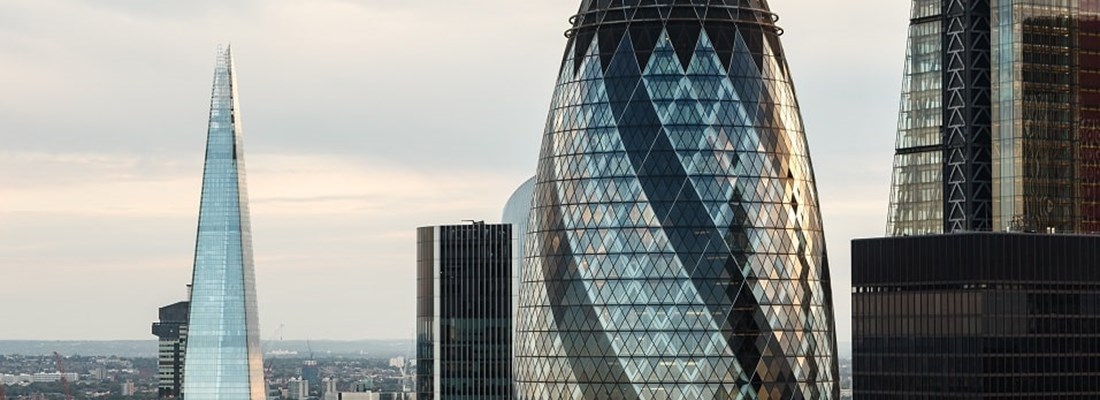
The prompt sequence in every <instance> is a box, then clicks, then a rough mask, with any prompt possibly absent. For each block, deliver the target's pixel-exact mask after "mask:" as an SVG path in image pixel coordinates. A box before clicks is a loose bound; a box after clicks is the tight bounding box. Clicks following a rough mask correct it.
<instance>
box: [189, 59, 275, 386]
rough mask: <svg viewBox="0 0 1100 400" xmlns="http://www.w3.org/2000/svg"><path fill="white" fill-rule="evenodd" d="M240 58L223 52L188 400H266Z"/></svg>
mask: <svg viewBox="0 0 1100 400" xmlns="http://www.w3.org/2000/svg"><path fill="white" fill-rule="evenodd" d="M243 134H244V133H243V131H242V129H241V117H240V106H239V105H238V104H237V80H236V77H235V75H234V71H233V55H232V53H231V52H230V50H229V48H226V49H225V50H221V49H219V51H218V61H217V67H216V68H215V70H214V89H213V95H212V98H211V100H210V125H209V128H208V131H207V144H206V165H205V168H204V170H203V178H202V203H201V205H200V207H199V232H198V239H197V243H196V244H195V271H194V275H193V277H192V285H193V286H192V289H191V317H190V324H189V326H188V329H189V330H188V337H187V353H186V354H187V357H186V359H185V360H184V372H183V380H184V390H183V392H184V396H186V397H187V399H188V400H263V399H264V398H265V396H266V393H265V392H266V390H265V386H264V371H263V359H262V357H263V355H262V353H261V352H260V334H259V321H258V317H257V311H256V280H255V273H254V271H253V264H252V228H251V223H250V222H249V212H248V191H247V185H246V184H245V173H244V147H243V144H242V136H243Z"/></svg>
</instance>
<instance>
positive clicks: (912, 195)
mask: <svg viewBox="0 0 1100 400" xmlns="http://www.w3.org/2000/svg"><path fill="white" fill-rule="evenodd" d="M942 2H943V0H914V1H913V9H912V15H911V20H910V25H909V45H908V50H907V51H906V55H905V77H904V79H903V81H902V82H903V83H902V94H901V106H900V110H901V111H900V113H899V116H898V130H897V144H896V148H897V150H896V153H895V156H894V176H893V184H892V185H891V190H890V212H889V217H888V218H889V221H888V223H887V228H886V230H887V234H889V235H891V236H903V235H922V234H929V233H940V232H943V205H944V203H943V147H942V144H943V140H942V132H941V129H942V126H943V58H944V57H943V50H942V49H943V45H942V42H943V29H942V25H943V23H942V15H941V6H942V5H941V3H942Z"/></svg>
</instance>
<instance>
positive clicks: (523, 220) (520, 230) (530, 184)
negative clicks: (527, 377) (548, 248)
mask: <svg viewBox="0 0 1100 400" xmlns="http://www.w3.org/2000/svg"><path fill="white" fill-rule="evenodd" d="M534 196H535V177H531V179H528V180H527V181H525V182H523V184H522V185H520V186H519V188H517V189H516V191H515V192H514V193H512V197H510V198H509V199H508V203H506V204H505V205H504V215H503V217H502V222H503V223H505V224H509V225H512V241H513V243H514V245H513V247H512V249H513V252H512V321H515V320H516V317H517V315H518V314H519V287H520V280H519V276H520V271H521V270H522V268H523V260H524V257H525V256H524V254H525V253H524V252H525V249H526V247H525V246H524V243H525V239H526V238H527V223H528V222H529V221H530V219H531V201H532V200H533V199H534ZM517 327H518V325H516V324H513V325H512V329H513V331H512V332H513V335H512V339H513V345H512V348H515V347H516V346H518V343H516V342H515V338H517V337H519V335H518V332H516V331H515V329H516V328H517Z"/></svg>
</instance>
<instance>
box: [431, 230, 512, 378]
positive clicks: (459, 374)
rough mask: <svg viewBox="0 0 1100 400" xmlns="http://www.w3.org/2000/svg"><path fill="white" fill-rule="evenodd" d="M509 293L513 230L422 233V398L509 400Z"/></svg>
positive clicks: (510, 330) (510, 309)
mask: <svg viewBox="0 0 1100 400" xmlns="http://www.w3.org/2000/svg"><path fill="white" fill-rule="evenodd" d="M511 293H512V227H511V225H503V224H501V225H494V224H485V223H482V222H474V223H472V224H469V225H450V226H432V227H423V228H419V229H418V230H417V314H416V316H417V320H416V326H417V332H416V338H417V339H416V340H417V343H416V375H417V377H416V378H417V379H416V385H417V395H416V398H417V399H419V400H448V399H460V398H461V399H467V398H486V399H507V398H511V397H510V396H511V394H512V360H511V356H512V352H511V348H512V337H511V335H512V316H511V311H512V307H511V297H510V296H511Z"/></svg>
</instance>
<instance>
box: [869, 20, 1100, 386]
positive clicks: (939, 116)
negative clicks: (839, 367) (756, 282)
mask: <svg viewBox="0 0 1100 400" xmlns="http://www.w3.org/2000/svg"><path fill="white" fill-rule="evenodd" d="M1098 54H1100V2H1097V1H1094V0H1089V1H1049V0H914V1H913V13H912V16H911V20H910V37H909V56H908V62H907V64H906V71H907V72H906V80H905V92H904V94H903V97H902V103H901V105H902V108H901V118H900V121H899V125H898V141H897V152H896V156H895V165H894V166H895V169H894V184H893V190H892V196H891V207H890V217H889V218H890V219H889V228H888V232H887V233H888V235H890V236H893V237H889V238H880V239H867V240H857V241H855V242H854V243H853V251H852V252H853V258H852V269H853V271H852V277H853V286H854V287H855V294H854V295H853V305H854V308H855V310H854V329H853V334H854V337H853V349H854V353H855V354H854V362H853V374H854V393H855V396H856V398H858V399H862V400H876V399H1008V398H1044V399H1069V398H1074V399H1084V398H1089V399H1091V398H1098V397H1100V385H1096V384H1095V382H1096V377H1097V376H1098V374H1100V357H1098V356H1097V355H1096V354H1098V353H1097V349H1096V348H1095V347H1096V346H1094V345H1092V343H1096V342H1100V334H1098V332H1100V330H1097V327H1098V326H1100V325H1098V324H1097V321H1098V319H1097V318H1100V312H1098V310H1097V309H1096V307H1095V302H1096V300H1097V299H1096V293H1097V292H1098V291H1100V280H1098V278H1100V277H1098V276H1097V275H1096V274H1095V273H1094V272H1093V270H1094V269H1095V268H1093V267H1090V266H1089V265H1090V263H1094V261H1093V260H1095V259H1096V248H1097V246H1098V245H1100V237H1096V236H1085V235H1079V234H1094V233H1097V232H1100V190H1097V188H1100V133H1098V132H1100V130H1098V129H1097V127H1098V126H1100V124H1097V123H1096V121H1098V120H1100V96H1098V95H1097V93H1100V56H1098ZM1020 232H1025V233H1020ZM1054 233H1057V234H1058V235H1055V234H1054ZM1071 233H1072V234H1071Z"/></svg>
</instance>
